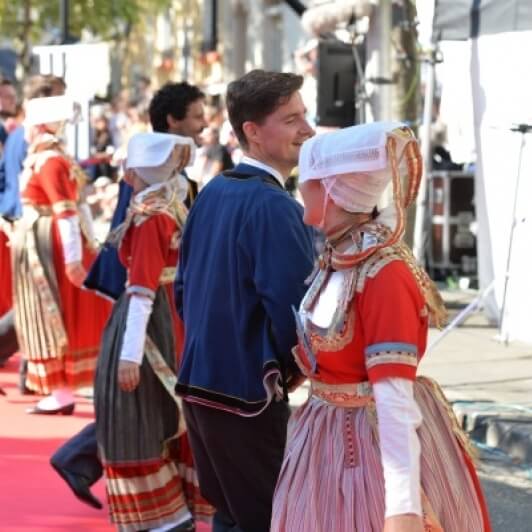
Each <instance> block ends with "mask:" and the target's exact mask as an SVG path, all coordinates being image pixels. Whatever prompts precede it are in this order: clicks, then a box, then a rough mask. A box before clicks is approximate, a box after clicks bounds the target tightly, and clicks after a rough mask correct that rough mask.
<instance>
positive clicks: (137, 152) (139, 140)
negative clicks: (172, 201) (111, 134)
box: [125, 133, 195, 185]
mask: <svg viewBox="0 0 532 532" xmlns="http://www.w3.org/2000/svg"><path fill="white" fill-rule="evenodd" d="M176 147H179V148H180V149H176ZM194 151H195V144H194V141H193V139H192V138H190V137H182V136H180V135H173V134H171V133H137V134H136V135H134V136H133V137H131V139H130V140H129V142H128V145H127V157H126V161H125V167H126V168H128V169H130V168H131V169H134V170H135V172H136V173H137V174H138V175H139V177H140V178H141V179H142V180H143V181H144V182H146V183H147V184H148V185H154V184H156V183H162V182H164V181H166V180H168V179H170V178H171V177H172V176H173V175H174V174H175V172H176V170H177V171H181V170H183V168H185V166H187V165H188V164H190V162H191V161H192V160H193V158H194Z"/></svg>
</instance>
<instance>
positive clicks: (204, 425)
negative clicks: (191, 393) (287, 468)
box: [183, 401, 290, 532]
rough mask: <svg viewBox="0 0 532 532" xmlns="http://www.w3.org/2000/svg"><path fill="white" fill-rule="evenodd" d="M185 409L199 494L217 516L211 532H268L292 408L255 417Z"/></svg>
mask: <svg viewBox="0 0 532 532" xmlns="http://www.w3.org/2000/svg"><path fill="white" fill-rule="evenodd" d="M183 404H184V407H183V409H184V413H185V419H186V422H187V429H188V436H189V439H190V444H191V446H192V453H193V455H194V461H195V465H196V470H197V473H198V480H199V485H200V491H201V494H202V495H203V496H204V497H205V499H207V501H209V502H210V503H211V504H212V505H213V506H214V507H215V508H216V511H217V514H216V516H215V519H214V528H213V532H269V530H270V521H271V513H272V499H273V492H274V490H275V484H276V482H277V477H278V476H279V471H280V469H281V465H282V462H283V454H284V448H285V444H286V426H287V423H288V418H289V417H290V408H289V406H288V403H286V402H284V401H280V402H272V403H271V404H270V405H269V406H268V408H267V409H266V410H265V411H264V412H263V413H261V414H259V415H258V416H255V417H243V416H239V415H236V414H231V413H228V412H224V411H223V410H218V409H215V408H210V407H206V406H201V405H196V404H192V403H186V402H184V403H183Z"/></svg>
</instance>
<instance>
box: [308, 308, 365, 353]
mask: <svg viewBox="0 0 532 532" xmlns="http://www.w3.org/2000/svg"><path fill="white" fill-rule="evenodd" d="M355 321H356V313H355V311H354V309H353V310H352V311H348V312H347V316H346V318H345V320H344V321H343V323H342V327H341V328H340V330H339V331H338V332H335V330H334V328H332V327H331V328H329V329H327V331H326V333H325V334H322V333H320V332H319V330H316V329H315V326H314V325H313V324H312V322H311V323H309V326H308V330H309V333H310V334H309V336H310V343H311V346H312V349H313V351H314V352H315V353H317V352H318V351H324V352H330V351H340V350H341V349H343V348H344V347H345V346H346V345H349V344H350V343H351V342H352V341H353V336H354V334H355Z"/></svg>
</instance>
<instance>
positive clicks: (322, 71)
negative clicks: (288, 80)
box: [316, 40, 356, 127]
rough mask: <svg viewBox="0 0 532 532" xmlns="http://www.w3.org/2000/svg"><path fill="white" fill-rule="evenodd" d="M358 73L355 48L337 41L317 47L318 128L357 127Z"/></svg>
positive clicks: (320, 44)
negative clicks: (356, 90)
mask: <svg viewBox="0 0 532 532" xmlns="http://www.w3.org/2000/svg"><path fill="white" fill-rule="evenodd" d="M355 84H356V70H355V59H354V55H353V48H352V46H351V45H350V44H347V43H344V42H342V41H335V40H321V41H320V42H319V44H318V106H317V119H316V123H317V125H318V126H327V127H347V126H352V125H354V124H355Z"/></svg>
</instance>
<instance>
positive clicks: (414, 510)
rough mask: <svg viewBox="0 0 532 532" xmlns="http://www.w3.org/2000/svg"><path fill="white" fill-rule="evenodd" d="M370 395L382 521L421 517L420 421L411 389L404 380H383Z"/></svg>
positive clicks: (410, 384)
mask: <svg viewBox="0 0 532 532" xmlns="http://www.w3.org/2000/svg"><path fill="white" fill-rule="evenodd" d="M373 393H374V395H375V403H376V407H377V418H378V426H379V440H380V450H381V460H382V468H383V472H384V492H385V507H386V514H385V517H391V516H392V515H401V514H417V515H422V511H421V476H420V454H421V448H420V444H419V438H418V436H417V432H416V428H417V427H419V425H420V424H421V420H422V417H421V412H420V411H419V407H418V406H417V404H416V402H415V400H414V385H413V383H412V382H411V381H409V380H406V379H401V378H390V379H384V380H382V381H379V382H377V383H375V384H373Z"/></svg>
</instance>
